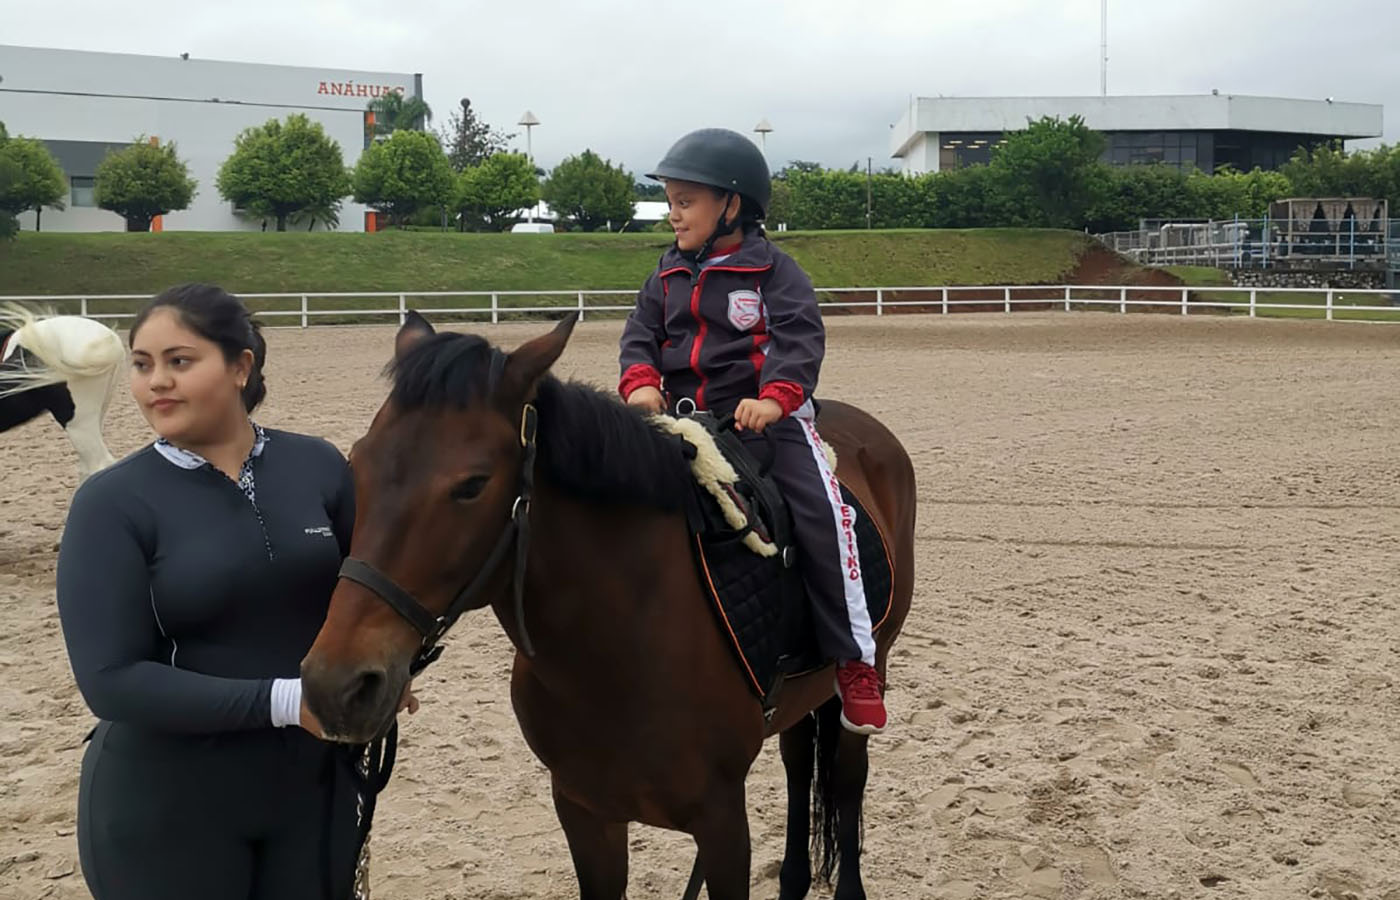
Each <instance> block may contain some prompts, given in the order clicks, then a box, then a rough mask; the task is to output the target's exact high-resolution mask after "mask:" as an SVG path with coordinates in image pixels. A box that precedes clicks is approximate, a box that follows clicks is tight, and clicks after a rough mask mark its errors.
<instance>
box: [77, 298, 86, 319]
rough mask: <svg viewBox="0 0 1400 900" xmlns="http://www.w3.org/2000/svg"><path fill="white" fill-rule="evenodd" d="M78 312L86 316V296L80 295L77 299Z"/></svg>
mask: <svg viewBox="0 0 1400 900" xmlns="http://www.w3.org/2000/svg"><path fill="white" fill-rule="evenodd" d="M78 312H79V313H81V314H82V315H83V316H84V317H86V316H87V314H88V310H87V298H86V297H81V298H79V299H78Z"/></svg>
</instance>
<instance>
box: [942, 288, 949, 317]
mask: <svg viewBox="0 0 1400 900" xmlns="http://www.w3.org/2000/svg"><path fill="white" fill-rule="evenodd" d="M943 315H945V316H946V315H948V288H947V286H946V285H945V286H944V288H943Z"/></svg>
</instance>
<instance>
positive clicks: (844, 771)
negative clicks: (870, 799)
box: [833, 725, 870, 900]
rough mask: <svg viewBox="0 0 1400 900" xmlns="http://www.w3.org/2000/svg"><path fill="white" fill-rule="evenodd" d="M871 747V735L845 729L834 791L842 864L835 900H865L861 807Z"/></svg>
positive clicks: (835, 774) (837, 748)
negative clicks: (861, 868) (862, 880)
mask: <svg viewBox="0 0 1400 900" xmlns="http://www.w3.org/2000/svg"><path fill="white" fill-rule="evenodd" d="M838 727H839V725H838ZM869 745H870V738H869V737H868V736H867V735H863V734H855V733H853V732H850V731H846V730H845V729H844V728H842V729H841V735H840V737H839V738H838V739H837V745H836V771H835V772H834V773H833V775H834V778H835V784H834V785H833V788H834V793H835V797H836V814H837V825H836V840H837V846H838V847H839V848H840V851H841V864H840V866H839V867H838V869H837V877H836V893H835V894H834V897H835V900H865V885H864V884H863V883H862V882H861V878H860V852H861V831H862V828H863V820H862V809H861V807H862V804H863V803H864V801H865V779H866V776H867V775H868V774H869V772H870V756H869V753H868V751H869Z"/></svg>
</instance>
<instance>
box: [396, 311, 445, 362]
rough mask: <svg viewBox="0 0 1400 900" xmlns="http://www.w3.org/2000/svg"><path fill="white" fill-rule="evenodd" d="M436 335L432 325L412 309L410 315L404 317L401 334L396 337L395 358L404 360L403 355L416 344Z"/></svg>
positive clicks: (400, 328) (400, 329)
mask: <svg viewBox="0 0 1400 900" xmlns="http://www.w3.org/2000/svg"><path fill="white" fill-rule="evenodd" d="M434 334H437V332H436V331H434V330H433V326H432V323H431V322H429V321H428V320H427V319H425V318H423V316H422V315H421V314H420V313H419V312H418V311H417V310H415V309H410V310H409V311H408V315H406V316H404V320H403V325H401V326H400V327H399V333H398V334H396V335H394V356H395V357H396V358H398V359H403V355H404V354H405V353H407V352H408V351H409V350H411V349H412V348H413V346H414V345H415V344H417V343H418V342H419V341H421V340H423V338H425V337H430V336H432V335H434Z"/></svg>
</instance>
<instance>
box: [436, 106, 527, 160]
mask: <svg viewBox="0 0 1400 900" xmlns="http://www.w3.org/2000/svg"><path fill="white" fill-rule="evenodd" d="M513 137H515V135H513V134H503V133H502V132H499V131H496V130H495V129H494V128H492V127H491V126H490V125H487V124H486V123H485V122H483V121H482V120H481V119H479V118H477V115H476V112H475V110H473V109H472V102H471V101H470V100H468V99H467V98H466V97H463V98H462V101H461V108H460V109H457V110H454V111H453V113H452V115H451V116H449V117H448V119H447V127H446V128H444V129H443V130H442V132H441V134H440V135H439V139H440V140H441V141H442V146H443V147H445V148H446V149H447V161H448V162H449V163H451V164H452V168H454V169H456V170H457V171H458V172H465V171H466V170H467V169H469V168H471V167H472V166H479V165H481V164H482V163H483V162H485V161H486V160H487V159H489V158H490V157H492V156H495V155H496V154H498V153H504V152H505V150H506V147H507V146H509V144H510V139H511V138H513Z"/></svg>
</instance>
